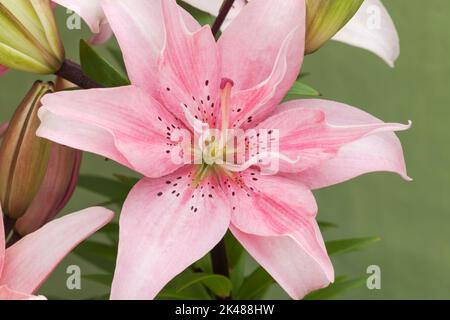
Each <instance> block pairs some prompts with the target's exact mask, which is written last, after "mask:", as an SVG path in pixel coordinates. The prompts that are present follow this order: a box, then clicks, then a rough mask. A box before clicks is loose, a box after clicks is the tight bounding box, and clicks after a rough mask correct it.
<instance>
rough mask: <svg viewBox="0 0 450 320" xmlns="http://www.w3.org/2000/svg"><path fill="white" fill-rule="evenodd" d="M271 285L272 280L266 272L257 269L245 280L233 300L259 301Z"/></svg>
mask: <svg viewBox="0 0 450 320" xmlns="http://www.w3.org/2000/svg"><path fill="white" fill-rule="evenodd" d="M273 283H274V280H273V279H272V277H271V276H270V275H269V274H268V273H267V271H266V270H264V269H263V268H261V267H259V268H257V269H256V270H255V271H254V272H253V273H252V274H251V275H249V276H248V277H247V278H245V280H244V282H243V283H242V286H241V288H240V289H239V291H238V292H237V294H236V295H235V296H234V298H235V299H236V300H255V299H260V298H261V297H262V296H263V295H264V293H265V292H266V291H267V289H269V287H270V286H271V285H272V284H273Z"/></svg>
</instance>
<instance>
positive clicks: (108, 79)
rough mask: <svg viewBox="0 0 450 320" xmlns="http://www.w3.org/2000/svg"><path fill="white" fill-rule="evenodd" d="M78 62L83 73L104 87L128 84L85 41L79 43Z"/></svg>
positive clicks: (125, 79)
mask: <svg viewBox="0 0 450 320" xmlns="http://www.w3.org/2000/svg"><path fill="white" fill-rule="evenodd" d="M80 60H81V68H82V69H83V72H84V73H85V74H86V75H87V76H88V77H89V78H91V79H92V80H94V81H96V82H98V83H99V84H102V85H104V86H105V87H120V86H126V85H129V84H130V82H129V81H128V79H127V78H125V77H124V76H123V75H122V74H121V73H120V72H119V71H117V70H116V69H115V68H114V67H113V66H112V65H111V64H110V63H109V62H108V61H106V60H105V59H104V58H102V57H101V56H100V55H99V54H98V53H97V52H96V51H95V50H94V49H93V48H92V47H91V46H90V45H89V44H88V43H87V42H86V41H84V40H81V41H80Z"/></svg>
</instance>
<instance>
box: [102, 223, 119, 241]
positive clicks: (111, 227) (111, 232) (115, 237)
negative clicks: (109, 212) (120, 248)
mask: <svg viewBox="0 0 450 320" xmlns="http://www.w3.org/2000/svg"><path fill="white" fill-rule="evenodd" d="M98 232H99V233H103V234H105V235H106V237H108V239H109V240H111V242H112V244H114V245H117V244H118V243H119V224H118V223H115V222H110V223H109V224H107V225H106V226H104V227H103V228H102V229H100V230H99V231H98Z"/></svg>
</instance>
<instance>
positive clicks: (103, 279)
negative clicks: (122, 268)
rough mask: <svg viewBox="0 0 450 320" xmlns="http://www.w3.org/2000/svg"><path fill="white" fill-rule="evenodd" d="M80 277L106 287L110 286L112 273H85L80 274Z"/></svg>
mask: <svg viewBox="0 0 450 320" xmlns="http://www.w3.org/2000/svg"><path fill="white" fill-rule="evenodd" d="M82 278H83V279H85V280H88V281H92V282H95V283H100V284H102V285H105V286H108V287H110V286H111V283H112V280H113V276H112V274H87V275H84V276H82Z"/></svg>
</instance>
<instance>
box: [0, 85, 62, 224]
mask: <svg viewBox="0 0 450 320" xmlns="http://www.w3.org/2000/svg"><path fill="white" fill-rule="evenodd" d="M53 91H54V90H53V85H52V84H51V83H43V82H36V83H35V84H34V85H33V88H32V89H31V90H30V92H29V93H28V94H27V96H26V97H25V99H24V100H23V101H22V103H21V104H20V105H19V107H18V108H17V110H16V112H15V114H14V116H13V118H12V119H11V121H10V123H9V127H8V130H7V131H6V134H5V135H4V137H3V141H2V144H1V146H0V203H1V205H2V208H3V211H4V213H5V214H6V215H7V216H8V217H10V218H12V219H18V218H20V217H21V216H23V215H24V214H25V212H26V210H27V208H28V207H29V205H30V204H31V202H32V201H33V199H34V197H35V196H36V194H37V192H38V190H39V187H40V186H41V184H42V181H43V179H44V176H45V173H46V170H47V165H48V160H49V155H50V150H51V143H50V141H48V140H45V139H42V138H39V137H37V136H36V130H37V128H38V127H39V124H40V121H39V118H38V117H37V112H38V109H39V108H40V106H41V102H40V100H41V98H42V97H43V96H44V95H45V94H46V93H49V92H53Z"/></svg>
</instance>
